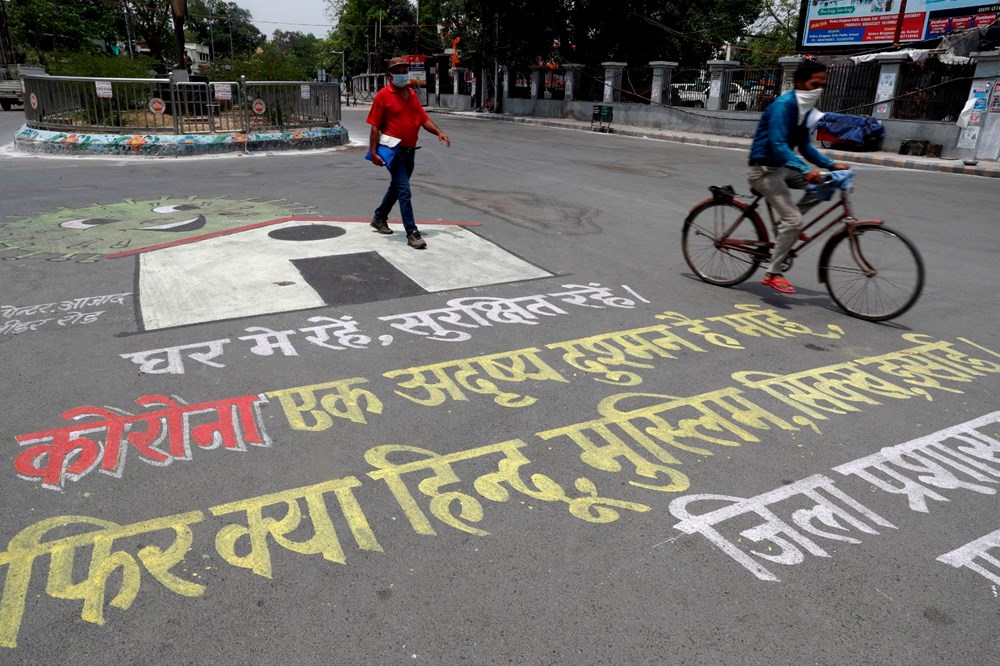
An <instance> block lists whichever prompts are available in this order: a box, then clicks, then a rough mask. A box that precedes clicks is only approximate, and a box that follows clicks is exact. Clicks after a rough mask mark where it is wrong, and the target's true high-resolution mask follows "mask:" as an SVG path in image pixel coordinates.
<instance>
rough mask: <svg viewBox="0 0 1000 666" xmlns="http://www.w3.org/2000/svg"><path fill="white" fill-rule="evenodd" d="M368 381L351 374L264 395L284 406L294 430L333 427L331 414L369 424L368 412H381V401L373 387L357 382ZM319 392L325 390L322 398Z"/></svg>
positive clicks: (311, 430)
mask: <svg viewBox="0 0 1000 666" xmlns="http://www.w3.org/2000/svg"><path fill="white" fill-rule="evenodd" d="M367 383H368V380H367V379H364V378H362V377H352V378H351V379H341V380H338V381H334V382H326V383H324V384H314V385H312V386H301V387H299V388H290V389H283V390H280V391H270V392H268V393H265V394H264V395H265V396H266V397H268V398H277V399H278V402H279V403H280V404H281V409H282V410H283V411H284V412H285V418H286V419H288V425H290V426H291V427H292V429H293V430H305V431H307V432H322V431H324V430H329V429H330V428H332V427H333V418H331V417H337V418H341V419H345V420H348V421H353V422H354V423H364V424H367V423H368V421H367V420H366V419H365V414H364V413H365V412H368V413H369V414H381V413H382V409H383V405H382V401H381V400H379V398H378V397H377V396H376V395H375V394H374V393H372V392H371V391H369V390H367V389H362V388H357V386H356V385H358V384H367ZM317 393H320V394H322V395H320V397H319V400H317V398H316V394H317ZM317 408H319V409H317ZM305 415H308V416H309V417H310V419H311V421H310V422H308V423H307V422H306V419H305Z"/></svg>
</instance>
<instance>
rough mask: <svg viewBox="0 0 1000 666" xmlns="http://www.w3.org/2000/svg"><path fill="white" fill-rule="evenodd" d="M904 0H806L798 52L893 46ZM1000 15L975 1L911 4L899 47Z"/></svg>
mask: <svg viewBox="0 0 1000 666" xmlns="http://www.w3.org/2000/svg"><path fill="white" fill-rule="evenodd" d="M902 4H903V3H902V0H802V11H801V14H800V15H799V44H798V50H799V51H824V50H838V51H850V50H864V49H865V48H867V47H877V46H878V45H880V44H891V43H892V42H893V40H894V39H895V37H896V29H897V26H898V24H899V21H900V9H901V6H902ZM997 17H1000V3H990V2H983V1H982V0H976V1H972V2H970V0H907V2H906V8H905V13H904V14H903V15H902V30H901V32H900V35H899V41H900V42H901V43H906V42H916V41H921V40H924V39H931V38H933V37H940V36H941V35H944V34H947V33H949V32H952V31H957V30H965V29H967V28H971V27H975V26H984V25H989V24H990V23H992V22H993V21H995V20H996V19H997Z"/></svg>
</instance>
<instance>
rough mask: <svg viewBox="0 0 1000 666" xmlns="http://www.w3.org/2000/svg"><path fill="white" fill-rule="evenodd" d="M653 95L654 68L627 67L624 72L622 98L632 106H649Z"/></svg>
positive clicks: (645, 66)
mask: <svg viewBox="0 0 1000 666" xmlns="http://www.w3.org/2000/svg"><path fill="white" fill-rule="evenodd" d="M652 95H653V68H652V67H650V66H649V65H636V66H629V67H626V68H625V69H624V70H623V71H622V83H621V92H620V98H621V101H623V102H628V103H631V104H649V103H650V101H651V100H650V98H651V97H652Z"/></svg>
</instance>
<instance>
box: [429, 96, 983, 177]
mask: <svg viewBox="0 0 1000 666" xmlns="http://www.w3.org/2000/svg"><path fill="white" fill-rule="evenodd" d="M433 110H434V111H436V112H438V113H444V114H450V115H461V116H467V117H472V116H474V117H476V118H482V119H484V120H494V121H500V122H511V123H521V124H524V125H539V126H542V127H554V128H559V129H569V130H577V131H583V132H592V131H593V130H591V129H590V126H589V125H588V124H586V123H584V122H581V121H572V120H560V119H557V118H527V117H523V116H505V115H500V114H491V113H476V114H470V113H468V112H456V111H451V110H448V109H433ZM613 133H614V134H617V135H619V136H630V137H638V138H649V139H658V140H661V141H672V142H674V143H689V144H693V145H698V146H711V147H713V148H740V149H747V150H749V148H750V139H748V138H742V137H730V136H713V135H708V134H693V133H685V132H671V131H669V130H661V129H655V128H652V127H649V128H647V127H634V126H631V125H625V126H622V125H619V126H616V127H614V128H613ZM823 152H825V153H826V154H827V155H829V156H830V157H832V158H833V159H836V160H840V161H843V162H853V163H856V164H872V165H877V166H889V167H897V168H900V169H914V170H918V171H940V172H944V173H954V174H962V175H968V176H981V177H984V178H1000V163H993V162H991V163H988V164H987V165H984V164H982V163H980V164H978V165H976V166H968V165H965V164H963V163H962V162H960V161H958V160H941V159H934V158H925V159H913V158H907V157H905V156H901V155H900V156H896V155H892V154H889V153H875V154H865V153H856V152H850V151H844V150H824V151H823Z"/></svg>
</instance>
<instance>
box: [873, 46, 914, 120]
mask: <svg viewBox="0 0 1000 666" xmlns="http://www.w3.org/2000/svg"><path fill="white" fill-rule="evenodd" d="M909 59H910V56H908V55H906V54H905V53H880V54H879V55H876V56H875V61H876V62H878V63H879V65H880V67H879V72H878V86H877V87H876V88H875V111H874V113H872V115H873V116H875V117H876V118H879V119H882V120H884V119H886V118H891V117H892V108H893V105H894V104H895V102H894V101H892V98H893V97H895V96H896V94H897V92H898V91H899V78H900V77H899V70H900V67H901V65H902V64H903V63H904V62H907V61H908V60H909Z"/></svg>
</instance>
